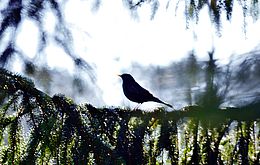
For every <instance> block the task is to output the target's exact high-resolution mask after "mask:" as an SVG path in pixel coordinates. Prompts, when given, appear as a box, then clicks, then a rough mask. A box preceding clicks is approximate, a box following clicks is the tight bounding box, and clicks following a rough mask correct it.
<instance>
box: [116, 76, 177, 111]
mask: <svg viewBox="0 0 260 165" xmlns="http://www.w3.org/2000/svg"><path fill="white" fill-rule="evenodd" d="M119 76H120V77H121V78H122V80H123V91H124V94H125V96H126V97H127V98H128V99H129V100H131V101H133V102H136V103H140V104H142V103H143V102H147V101H154V102H157V103H162V104H165V105H167V106H169V107H171V108H173V107H172V105H170V104H167V103H165V102H163V101H161V100H159V99H158V98H156V97H154V96H153V95H152V94H151V93H150V92H149V91H148V90H146V89H144V88H143V87H141V86H140V85H139V84H138V83H137V82H136V81H135V79H134V78H133V77H132V76H131V75H130V74H126V73H124V74H122V75H119Z"/></svg>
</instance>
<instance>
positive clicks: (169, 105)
mask: <svg viewBox="0 0 260 165" xmlns="http://www.w3.org/2000/svg"><path fill="white" fill-rule="evenodd" d="M154 101H155V102H157V103H162V104H164V105H167V106H168V107H171V108H173V106H172V105H171V104H168V103H165V102H163V101H161V100H160V99H158V98H156V97H155V98H154Z"/></svg>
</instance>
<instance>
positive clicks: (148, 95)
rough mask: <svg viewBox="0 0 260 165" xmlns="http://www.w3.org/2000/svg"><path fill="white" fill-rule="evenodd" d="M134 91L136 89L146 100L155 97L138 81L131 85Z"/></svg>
mask: <svg viewBox="0 0 260 165" xmlns="http://www.w3.org/2000/svg"><path fill="white" fill-rule="evenodd" d="M131 86H132V88H134V89H133V91H136V92H137V93H136V94H138V95H139V96H142V97H143V98H144V100H145V101H148V100H149V99H151V98H153V95H152V94H151V93H150V92H149V91H148V90H147V89H145V88H143V87H142V86H141V85H139V84H138V83H136V84H135V85H131Z"/></svg>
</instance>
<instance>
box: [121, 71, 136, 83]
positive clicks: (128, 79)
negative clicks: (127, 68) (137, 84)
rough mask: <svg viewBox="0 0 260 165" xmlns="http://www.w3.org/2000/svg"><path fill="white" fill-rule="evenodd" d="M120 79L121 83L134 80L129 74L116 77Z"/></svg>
mask: <svg viewBox="0 0 260 165" xmlns="http://www.w3.org/2000/svg"><path fill="white" fill-rule="evenodd" d="M118 76H120V77H121V78H122V80H123V81H127V82H129V81H134V78H133V77H132V76H131V75H130V74H127V73H124V74H121V75H118Z"/></svg>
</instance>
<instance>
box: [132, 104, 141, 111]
mask: <svg viewBox="0 0 260 165" xmlns="http://www.w3.org/2000/svg"><path fill="white" fill-rule="evenodd" d="M141 104H142V103H138V104H137V106H135V108H134V109H133V110H137V109H138V108H139V107H140V105H141Z"/></svg>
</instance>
